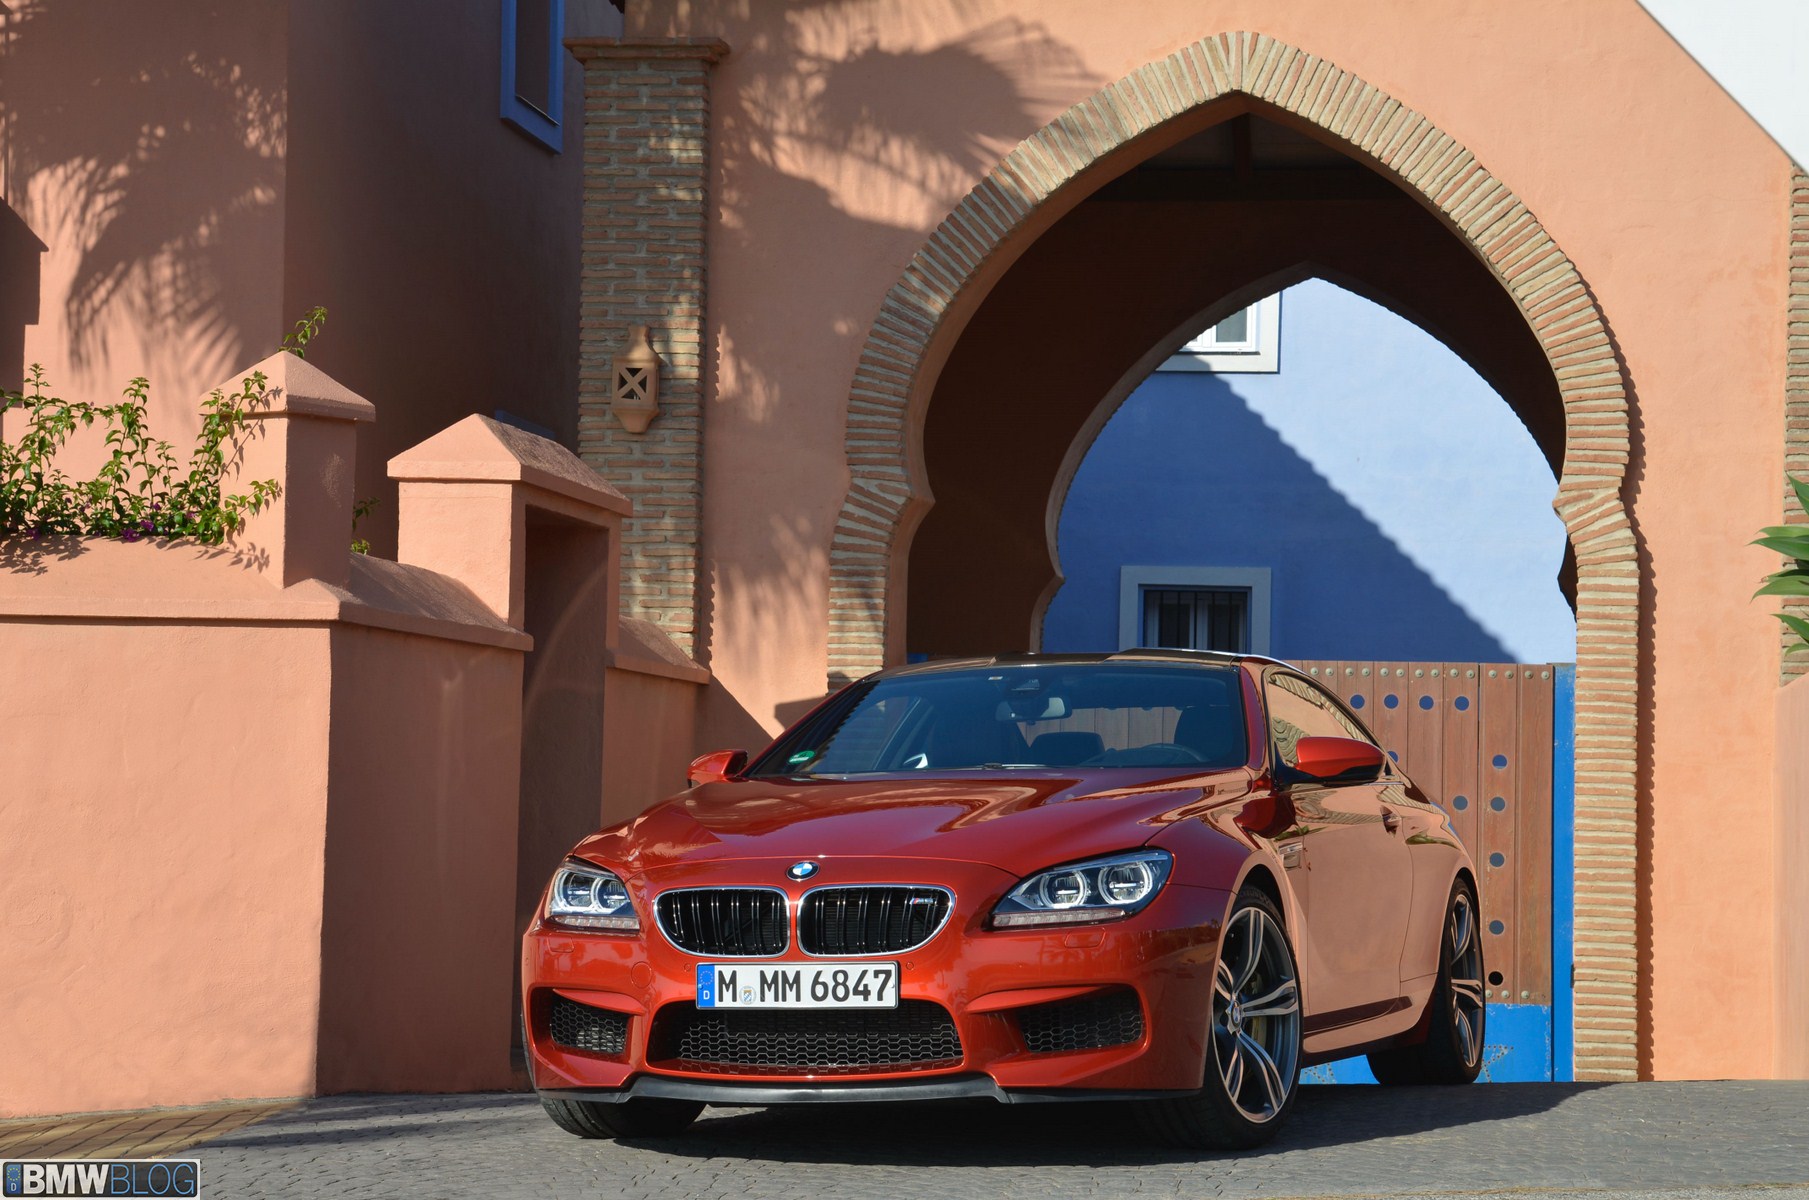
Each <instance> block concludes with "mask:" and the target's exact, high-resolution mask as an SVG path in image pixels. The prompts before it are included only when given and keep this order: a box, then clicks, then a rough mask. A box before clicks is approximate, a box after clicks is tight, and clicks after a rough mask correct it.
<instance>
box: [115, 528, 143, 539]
mask: <svg viewBox="0 0 1809 1200" xmlns="http://www.w3.org/2000/svg"><path fill="white" fill-rule="evenodd" d="M119 540H120V541H122V542H136V541H137V540H138V531H137V530H136V529H124V530H121V531H120V534H119Z"/></svg>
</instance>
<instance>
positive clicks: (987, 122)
mask: <svg viewBox="0 0 1809 1200" xmlns="http://www.w3.org/2000/svg"><path fill="white" fill-rule="evenodd" d="M971 7H972V6H971V5H970V4H968V3H966V0H930V2H927V3H923V4H920V5H918V6H916V8H915V10H914V19H915V20H917V21H919V22H921V23H922V26H923V28H924V29H925V30H927V31H932V36H931V37H930V38H927V39H926V40H934V39H933V31H934V30H935V29H937V28H939V27H940V28H952V27H956V26H959V25H961V24H963V23H964V22H963V21H961V20H958V19H956V18H959V17H961V16H962V15H963V14H964V13H966V12H967V10H968V9H969V8H971ZM750 32H751V31H750ZM728 36H729V38H730V40H731V42H732V44H733V46H734V54H733V55H732V56H731V57H730V58H729V59H728V60H726V61H725V62H724V63H723V64H722V65H721V66H720V67H718V68H717V76H716V79H717V82H716V85H715V90H714V92H713V95H712V104H713V106H714V108H715V112H716V140H715V143H714V145H713V147H712V154H713V156H714V160H715V161H714V171H715V178H716V179H717V180H719V181H720V180H724V179H726V180H728V181H730V184H729V186H728V187H726V188H724V189H723V190H722V191H721V192H719V193H718V194H717V195H715V196H713V197H712V202H713V203H716V204H719V205H720V207H721V210H722V214H723V219H722V222H721V224H720V226H718V227H716V228H714V229H712V232H711V237H712V238H719V239H720V242H719V244H720V245H721V246H722V247H723V251H722V252H721V253H719V254H717V255H716V256H715V257H714V258H713V259H712V262H711V268H710V270H711V275H710V293H711V300H712V303H713V304H716V305H718V307H717V308H716V309H715V311H716V312H718V313H723V312H733V313H735V314H737V315H738V316H739V317H740V318H741V321H740V323H739V324H736V325H727V326H723V327H722V328H721V329H720V330H719V331H718V333H717V334H716V336H715V339H714V340H713V342H712V343H711V344H710V346H709V347H708V348H707V350H706V354H707V355H708V361H707V363H706V371H707V373H708V374H710V375H713V376H714V377H715V380H716V386H715V389H714V391H715V395H716V396H717V397H718V400H719V401H727V403H719V404H713V405H712V409H711V411H710V412H709V414H708V415H707V417H706V431H707V432H706V437H707V438H708V439H710V441H709V446H710V447H715V446H717V445H718V444H719V443H718V442H717V441H716V440H715V439H717V438H722V439H723V442H722V443H720V444H721V445H722V446H724V447H725V448H724V449H723V450H721V451H718V450H716V449H711V448H708V447H707V448H706V453H705V459H706V461H708V460H709V458H710V456H711V454H715V453H725V454H732V455H733V457H734V458H735V459H736V461H737V467H736V470H737V471H738V472H742V473H745V474H746V475H747V476H748V477H749V478H753V479H761V478H762V477H764V479H763V484H764V486H766V487H768V488H769V489H771V490H772V491H773V492H774V493H775V494H778V493H786V494H791V495H794V496H797V497H798V499H797V501H796V502H795V503H793V504H791V505H789V506H787V507H788V510H789V511H788V513H787V514H785V515H781V514H776V513H771V512H765V511H762V512H752V511H749V512H713V513H710V514H709V517H708V518H707V520H708V522H709V527H710V529H711V530H712V539H713V540H714V542H715V544H716V545H719V546H721V545H730V546H758V547H764V548H770V550H769V552H765V553H752V554H750V553H745V552H740V551H738V552H737V553H735V554H734V555H733V556H731V557H729V558H728V559H727V560H726V561H723V560H718V561H717V562H715V563H711V562H710V561H709V557H710V555H711V551H710V550H709V549H708V546H709V541H706V549H705V551H704V554H705V556H706V561H705V562H704V564H703V567H704V570H703V572H702V575H701V584H700V595H699V597H698V602H699V610H700V611H699V626H700V628H703V629H706V630H712V629H714V628H715V627H716V623H717V621H719V620H723V619H726V620H730V621H733V622H734V623H735V625H736V628H737V630H738V634H737V637H736V643H737V645H738V646H740V647H759V646H765V645H773V646H785V645H790V644H793V643H792V640H791V636H790V631H791V630H794V629H796V628H798V627H799V626H806V627H808V626H814V625H816V624H818V623H820V622H821V620H822V612H823V610H824V607H825V605H826V599H825V598H824V597H823V596H822V595H821V594H820V593H818V592H816V591H814V590H813V589H809V588H800V587H799V586H798V578H799V576H798V570H797V564H798V563H799V562H800V561H805V562H807V561H809V560H811V559H812V558H820V557H821V555H822V554H823V553H824V547H826V546H827V544H828V543H829V541H830V533H831V529H830V527H831V526H832V525H833V523H834V521H835V518H836V514H837V512H838V511H839V509H840V507H841V504H842V500H843V497H844V494H845V491H846V488H847V476H846V475H845V474H844V473H843V472H842V471H841V470H840V469H839V468H840V466H841V463H842V461H843V446H842V442H841V427H840V425H839V424H838V425H836V426H834V427H833V430H832V432H833V440H832V441H828V442H824V443H820V444H812V445H800V444H799V442H798V438H797V424H796V423H795V422H787V421H786V420H785V419H784V414H785V413H786V412H787V411H796V410H798V409H800V408H802V407H804V406H806V405H821V404H831V405H835V406H837V407H840V406H841V405H843V404H845V402H846V397H845V395H836V396H821V395H809V394H801V393H800V392H799V391H798V390H797V388H796V387H795V386H793V387H792V388H790V389H789V390H788V388H787V383H786V381H787V378H788V377H789V376H790V375H792V374H793V373H794V365H793V362H792V360H791V359H790V357H789V355H787V356H783V357H780V356H774V357H769V356H768V355H769V354H771V353H772V352H773V351H775V350H779V349H781V348H789V351H790V352H792V353H802V352H804V350H803V349H802V348H808V353H810V354H811V355H820V354H823V353H834V354H837V355H839V356H840V357H841V358H842V360H843V361H845V363H846V370H845V372H843V378H844V379H851V378H852V377H853V374H854V370H855V363H856V360H857V359H858V356H859V354H860V349H861V346H862V343H863V341H864V339H865V336H866V333H867V329H868V326H869V325H870V324H871V322H872V319H873V313H872V312H871V311H869V310H867V309H865V308H861V309H859V310H855V311H850V310H849V308H848V307H847V305H846V304H845V303H844V302H843V301H844V300H845V299H846V296H845V293H844V292H842V291H839V290H838V289H837V288H836V287H834V286H829V287H811V288H808V289H798V290H793V291H781V290H775V284H774V281H775V280H785V279H802V278H823V279H829V280H833V279H835V278H837V277H838V276H841V275H843V274H845V272H846V255H847V254H848V253H850V252H858V253H860V254H863V255H897V256H898V258H899V261H900V262H902V261H903V260H904V259H905V258H908V257H909V255H910V253H911V252H912V250H914V249H915V247H916V244H917V243H918V242H919V241H921V239H922V234H921V232H920V231H918V230H916V229H915V228H914V226H913V225H912V221H913V220H915V219H917V214H923V215H924V216H927V218H928V219H929V220H930V221H931V222H932V223H933V222H934V221H936V220H940V219H941V218H942V217H943V216H944V215H945V214H946V213H947V212H948V210H949V209H950V208H951V207H953V205H954V204H955V202H956V201H958V200H959V199H960V197H961V195H963V194H964V193H965V192H966V190H967V188H968V187H969V186H970V185H971V181H972V179H973V178H974V177H975V176H976V175H979V174H983V173H984V172H985V171H986V170H987V169H988V168H990V167H991V166H992V165H993V164H994V163H995V162H996V161H997V159H998V156H999V153H1000V148H1001V147H1002V146H1010V145H1012V144H1014V143H1016V142H1017V141H1018V139H1019V138H1021V137H1023V136H1024V135H1025V134H1026V133H1028V132H1030V131H1031V130H1034V129H1035V128H1037V127H1038V126H1039V125H1040V124H1041V123H1042V119H1041V118H1040V117H1037V116H1036V115H1035V114H1037V113H1039V112H1041V111H1042V110H1043V109H1045V108H1046V107H1048V105H1049V103H1051V102H1052V101H1053V98H1056V97H1061V96H1066V95H1068V94H1070V93H1072V92H1075V91H1081V92H1084V91H1086V90H1089V89H1090V87H1091V86H1092V85H1093V84H1094V83H1095V82H1096V81H1093V80H1090V79H1088V78H1086V77H1085V76H1084V73H1083V71H1082V68H1081V66H1080V64H1079V58H1078V56H1076V55H1075V54H1074V53H1073V52H1072V51H1071V50H1069V49H1068V48H1067V47H1066V46H1064V45H1062V44H1060V43H1057V42H1055V41H1054V40H1052V39H1051V38H1050V37H1049V36H1048V33H1047V32H1046V30H1044V29H1043V28H1042V26H1040V25H1038V24H1036V23H1034V22H1024V21H1019V20H1015V19H1004V18H1002V19H1000V20H998V21H995V22H993V23H991V24H989V25H987V26H985V27H984V28H983V29H982V30H980V31H978V32H976V33H969V34H966V35H964V36H962V37H961V38H960V39H959V40H958V41H947V42H945V43H943V44H940V45H934V46H932V47H931V48H929V49H927V50H912V51H900V50H895V49H890V48H888V47H886V46H882V45H880V44H879V41H878V35H877V34H876V33H875V32H874V30H873V29H872V28H871V27H870V23H869V22H868V21H867V20H866V18H865V17H864V16H863V15H862V13H861V11H860V6H858V5H853V4H848V3H845V2H844V0H822V2H817V3H802V4H796V5H793V6H791V7H790V8H789V9H788V10H787V19H786V21H785V22H784V23H783V24H782V25H774V26H762V27H760V29H759V31H758V33H757V34H751V36H750V37H749V38H747V39H746V40H743V39H741V37H740V35H739V34H736V33H730V34H729V35H728ZM926 78H934V79H937V80H939V81H941V83H940V85H939V86H941V87H943V88H944V89H952V90H955V91H959V92H961V93H962V94H964V95H970V96H974V97H979V98H982V99H980V100H977V101H976V102H975V103H974V104H972V105H970V106H968V107H967V109H966V110H964V114H963V117H962V119H961V120H958V121H957V120H952V119H950V117H949V114H948V112H947V111H945V110H943V109H942V108H940V107H938V106H936V105H929V106H923V107H919V106H918V105H916V104H915V103H914V102H913V97H914V96H915V95H916V94H917V92H918V91H919V90H920V88H921V86H922V81H923V80H924V79H926ZM844 156H851V157H853V158H854V159H856V160H857V161H858V165H857V166H856V167H854V168H852V169H849V168H846V167H845V166H840V165H839V164H841V163H842V162H843V159H844ZM831 165H835V166H838V171H837V176H838V177H837V185H838V186H836V187H835V188H834V189H831V188H829V187H825V186H824V185H823V184H821V183H819V182H817V181H816V179H815V178H812V177H811V176H813V175H818V176H819V177H820V174H821V172H820V168H823V167H825V166H831ZM857 205H858V208H857V207H856V206H857ZM793 228H804V229H810V230H813V231H817V232H816V236H814V237H813V238H812V242H811V246H812V253H814V254H816V255H819V256H820V258H819V260H818V261H817V262H815V263H813V264H809V266H810V269H809V270H807V271H800V270H799V269H798V266H797V265H796V263H795V254H796V249H797V243H796V241H795V240H794V239H793V238H791V237H789V236H786V231H787V230H788V229H793ZM854 248H858V251H855V250H854ZM749 297H758V300H757V301H756V300H752V299H749ZM866 303H868V300H867V299H866V298H865V297H863V298H862V300H861V304H862V305H865V304H866ZM756 326H760V327H759V328H756ZM725 346H727V347H731V348H732V351H733V352H732V353H731V354H729V355H727V356H726V357H727V361H726V363H725V356H724V353H723V352H724V347H725ZM750 348H753V349H752V350H750ZM762 350H764V351H766V352H765V353H762ZM805 455H808V456H810V457H811V459H812V461H820V462H823V463H833V464H835V466H836V468H837V469H834V470H828V469H826V470H820V471H812V472H809V473H808V474H802V475H801V474H800V473H799V472H798V471H797V469H796V466H795V464H796V463H797V462H798V461H800V458H801V457H802V456H805ZM710 503H711V495H710V493H709V492H708V490H707V489H706V493H705V496H704V504H705V505H706V507H707V506H708V505H709V504H710ZM719 592H720V593H723V594H727V595H732V596H734V597H735V602H734V611H733V612H732V613H727V614H720V615H719V614H718V613H717V611H716V605H717V599H718V593H719ZM708 653H709V651H708V648H707V647H706V648H703V651H702V655H703V657H705V658H706V659H707V656H708ZM794 668H795V664H792V663H789V662H785V661H777V660H775V661H774V662H771V663H767V664H760V666H759V667H758V668H757V669H760V670H764V671H765V672H766V673H768V674H770V675H771V676H773V677H775V678H782V677H785V676H787V675H788V674H792V675H795V673H796V672H795V669H794ZM819 698H820V694H810V695H803V696H799V697H797V698H795V699H790V700H787V701H785V702H783V703H781V704H779V705H778V706H777V708H776V709H775V710H772V711H760V712H750V711H749V710H748V709H747V708H744V707H743V706H742V704H741V703H740V702H739V701H738V700H737V698H736V697H734V696H732V695H730V694H729V693H728V692H727V691H726V690H725V689H724V688H723V687H721V686H714V687H712V688H711V689H710V690H709V692H708V695H707V698H706V701H705V705H706V709H705V713H704V716H703V718H702V721H703V725H704V727H705V728H710V729H714V730H716V731H718V733H719V738H718V740H725V741H730V742H733V743H734V744H738V745H745V746H748V747H759V746H763V745H765V744H766V741H767V740H768V734H767V732H766V731H767V729H768V728H769V727H770V726H771V724H772V722H773V721H774V719H775V718H777V719H778V720H780V721H788V720H791V719H794V718H795V717H796V716H798V715H801V714H802V713H803V712H805V711H807V710H808V709H809V708H810V707H811V706H812V705H814V704H815V703H816V702H817V700H818V699H819Z"/></svg>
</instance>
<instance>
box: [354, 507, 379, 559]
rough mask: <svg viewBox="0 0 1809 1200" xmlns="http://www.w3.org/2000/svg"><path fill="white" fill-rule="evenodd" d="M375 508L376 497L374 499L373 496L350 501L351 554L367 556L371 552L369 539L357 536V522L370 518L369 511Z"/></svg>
mask: <svg viewBox="0 0 1809 1200" xmlns="http://www.w3.org/2000/svg"><path fill="white" fill-rule="evenodd" d="M376 507H377V497H375V496H371V497H368V498H366V499H363V500H354V501H352V553H353V554H369V553H370V552H371V542H370V539H369V538H361V537H359V536H358V522H360V521H362V520H364V518H366V517H368V516H370V515H371V510H373V509H375V508H376Z"/></svg>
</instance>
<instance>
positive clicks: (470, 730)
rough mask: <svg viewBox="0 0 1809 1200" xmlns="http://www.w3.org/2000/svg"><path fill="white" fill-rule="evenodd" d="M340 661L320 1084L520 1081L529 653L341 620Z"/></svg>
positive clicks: (471, 1085)
mask: <svg viewBox="0 0 1809 1200" xmlns="http://www.w3.org/2000/svg"><path fill="white" fill-rule="evenodd" d="M332 673H333V705H332V721H333V733H332V748H331V763H332V773H331V784H330V786H331V789H332V790H331V798H330V801H329V805H328V810H327V814H326V832H325V837H326V861H325V875H324V889H323V890H324V894H325V896H326V906H325V913H324V919H323V922H322V931H321V939H320V946H319V951H320V959H321V967H320V972H321V998H320V1009H321V1012H320V1080H319V1088H320V1090H321V1091H323V1092H334V1091H397V1090H406V1091H448V1092H452V1091H471V1090H482V1089H488V1088H507V1087H510V1086H512V1084H513V1076H512V1074H511V1071H510V1066H509V1042H510V1035H511V1032H512V1030H511V1023H510V1014H511V1013H512V1012H513V1004H514V1001H513V997H512V995H511V989H510V981H511V978H512V971H513V965H514V962H515V957H516V948H517V945H518V943H517V936H518V934H517V930H516V928H515V921H514V916H515V913H514V897H515V883H516V880H515V839H516V832H517V823H518V820H519V808H518V804H517V787H518V784H519V778H518V772H519V766H518V763H519V761H520V754H521V673H522V655H521V653H520V651H518V650H513V649H506V648H502V647H497V646H485V645H473V644H467V643H459V642H449V641H441V640H438V639H434V638H424V637H412V636H409V635H407V634H402V633H393V632H390V631H388V630H382V629H367V628H359V627H355V626H339V627H335V629H334V630H333V648H332ZM316 836H318V834H317V835H316ZM448 1047H458V1051H457V1052H456V1053H448V1052H447V1051H448Z"/></svg>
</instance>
